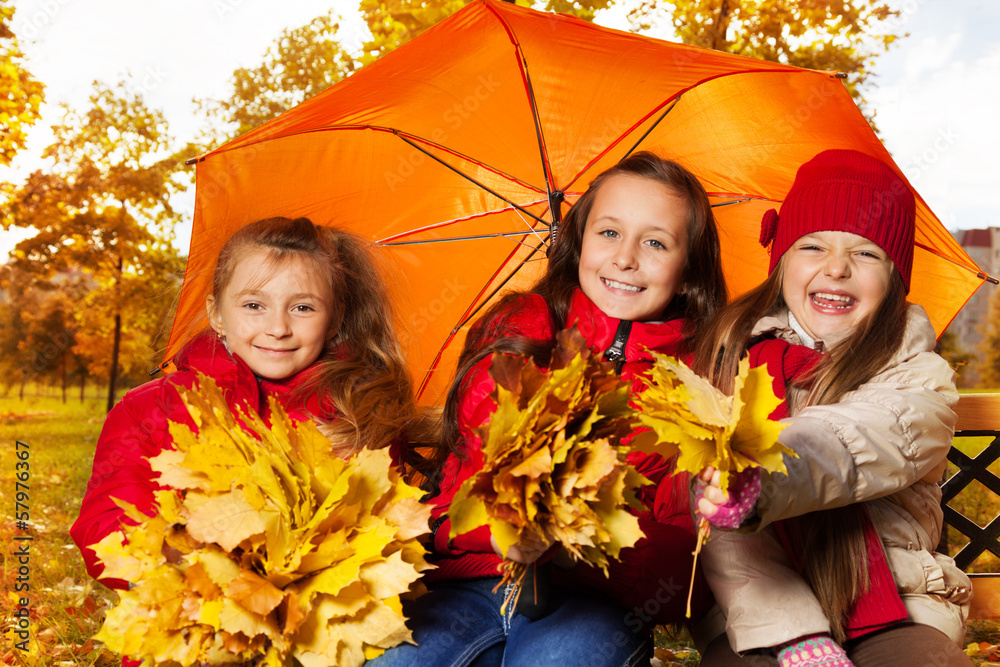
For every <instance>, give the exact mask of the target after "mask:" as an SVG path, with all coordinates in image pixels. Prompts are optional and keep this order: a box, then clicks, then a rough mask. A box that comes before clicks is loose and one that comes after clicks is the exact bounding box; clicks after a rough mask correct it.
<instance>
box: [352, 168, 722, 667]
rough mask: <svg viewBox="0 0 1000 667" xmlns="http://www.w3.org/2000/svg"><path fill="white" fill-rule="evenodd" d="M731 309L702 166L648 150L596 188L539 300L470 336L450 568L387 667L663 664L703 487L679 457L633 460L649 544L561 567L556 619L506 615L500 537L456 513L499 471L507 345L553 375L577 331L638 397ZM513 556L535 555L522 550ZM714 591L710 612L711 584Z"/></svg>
mask: <svg viewBox="0 0 1000 667" xmlns="http://www.w3.org/2000/svg"><path fill="white" fill-rule="evenodd" d="M724 302H725V284H724V281H723V276H722V270H721V265H720V258H719V242H718V235H717V232H716V228H715V221H714V218H713V216H712V212H711V208H710V206H709V203H708V197H707V195H706V193H705V190H704V188H703V187H702V186H701V184H700V183H699V182H698V180H697V179H696V178H695V177H694V176H693V175H692V174H691V173H689V172H688V171H687V170H685V169H684V168H683V167H681V166H680V165H678V164H676V163H674V162H670V161H667V160H663V159H661V158H658V157H656V156H655V155H652V154H649V153H636V154H634V155H632V156H631V157H629V158H627V159H625V160H623V161H621V162H619V163H618V164H617V165H616V166H615V167H612V168H611V169H609V170H608V171H606V172H604V173H602V174H601V175H600V176H598V177H597V178H596V179H595V180H594V181H593V183H591V185H590V187H589V188H588V190H587V191H586V193H584V194H583V195H582V196H581V197H580V199H579V200H578V201H577V203H576V204H575V205H574V206H573V208H572V209H571V210H570V211H569V213H568V214H567V216H566V219H565V221H564V223H563V224H562V225H561V226H560V228H559V230H558V235H557V237H556V241H555V242H554V244H553V246H552V248H551V250H550V258H549V263H548V267H547V271H546V274H545V276H544V277H543V278H542V279H541V280H540V281H539V282H538V284H536V285H535V286H534V288H533V289H532V290H531V291H530V292H528V293H517V294H511V295H508V296H507V297H506V298H504V299H503V300H502V301H501V302H500V303H498V304H497V305H496V306H494V307H493V308H491V309H490V310H489V312H488V313H487V314H486V315H485V316H484V317H482V318H481V319H480V320H479V321H478V322H477V323H476V324H475V325H474V326H473V327H472V329H471V330H470V332H469V335H468V337H467V339H466V343H465V348H464V350H463V352H462V355H461V357H460V359H459V362H458V372H457V374H456V379H455V381H454V383H453V385H452V387H451V390H450V392H449V394H448V398H447V402H446V405H445V418H444V433H443V437H442V449H443V450H444V455H445V456H446V458H445V460H444V461H443V465H442V467H441V470H440V472H439V474H438V475H437V479H436V481H437V485H438V489H439V493H438V494H437V496H436V497H435V498H434V499H433V500H432V501H431V502H432V503H433V504H434V505H435V516H436V519H435V521H434V523H433V538H434V540H433V548H434V550H435V552H436V554H437V558H436V560H435V563H436V564H437V566H438V568H437V569H436V570H433V571H430V572H428V574H427V575H426V576H425V581H427V583H428V588H429V590H430V592H429V593H428V594H427V595H425V596H423V597H421V598H419V599H417V600H416V601H415V602H414V603H412V604H411V605H409V606H406V607H404V611H405V612H406V614H407V616H409V617H410V619H411V620H410V625H411V627H412V629H413V633H414V639H415V640H416V642H417V644H418V646H410V645H404V646H399V647H396V648H395V649H392V650H390V651H387V652H386V653H385V654H384V655H383V656H381V657H380V658H378V659H376V660H375V661H374V662H373V663H372V664H373V667H374V666H375V665H377V666H378V667H387V666H390V667H396V666H397V665H414V666H416V665H435V666H447V665H453V666H456V667H457V666H460V665H462V666H464V665H471V664H475V665H484V666H485V665H500V664H501V663H502V664H503V665H554V664H559V665H590V664H593V665H633V664H640V663H641V662H643V661H645V663H646V664H648V663H649V657H650V655H651V651H652V643H651V632H650V627H651V625H652V624H654V623H662V622H679V621H682V620H683V619H684V617H683V614H684V605H685V597H686V593H687V584H688V579H689V577H690V572H691V551H692V549H693V548H694V543H695V538H694V531H693V526H692V521H691V517H690V513H689V503H688V491H687V479H686V477H685V478H683V479H681V478H680V476H678V477H677V478H675V477H671V476H670V475H669V472H670V465H669V464H668V462H666V461H664V460H663V459H661V458H660V457H658V456H649V455H644V454H636V453H633V454H632V455H631V456H630V458H629V462H630V463H632V464H633V465H635V466H636V468H637V469H638V470H639V471H640V472H641V473H642V474H643V475H645V476H646V477H647V478H649V479H651V480H653V481H654V482H655V483H656V484H655V485H654V486H650V487H646V488H645V489H644V490H643V493H644V496H643V499H644V501H645V502H646V504H647V506H648V507H649V508H650V509H649V511H646V512H644V513H643V514H642V515H641V516H640V517H639V519H640V524H641V526H642V529H643V531H644V533H645V535H646V537H645V538H644V539H643V540H641V541H640V542H639V543H638V544H637V545H636V546H635V548H632V549H627V550H623V552H622V557H621V562H618V563H614V564H613V565H612V568H611V570H610V578H609V579H606V578H605V577H604V574H603V573H602V572H601V571H599V570H596V569H594V568H589V567H583V566H577V567H575V568H572V569H569V570H559V568H553V569H552V571H551V573H552V577H553V580H554V583H555V585H554V586H553V588H552V590H551V591H549V594H548V609H547V610H545V611H544V612H543V611H540V610H537V609H526V608H525V607H519V608H518V609H509V610H507V613H506V615H501V613H500V606H501V603H502V602H503V600H504V597H505V594H504V591H497V592H494V591H493V589H494V588H495V587H496V586H497V584H498V582H499V581H500V576H499V575H498V573H497V566H498V565H499V564H500V562H501V560H502V559H501V556H500V555H499V554H498V553H497V550H496V543H495V541H493V540H492V537H491V535H490V532H489V528H488V527H487V526H483V527H481V528H479V529H477V530H475V531H473V532H471V533H469V534H466V535H460V536H458V537H456V538H455V539H454V540H449V531H450V527H451V526H450V521H449V520H448V519H447V515H446V512H447V510H448V507H449V504H450V502H451V499H452V497H453V496H454V494H455V492H456V491H457V490H458V488H459V487H460V486H461V484H462V482H464V481H465V480H466V479H468V478H469V477H470V476H471V475H472V474H473V473H474V472H475V471H476V470H478V469H479V468H480V467H481V466H482V463H483V461H482V451H481V442H480V439H479V437H478V436H477V435H476V433H475V428H476V427H477V426H479V425H481V424H483V423H484V422H485V421H487V420H488V419H489V417H490V415H491V414H492V413H493V411H494V410H495V409H496V404H495V403H494V402H493V400H492V399H491V398H490V397H489V395H490V392H491V391H492V390H493V388H494V383H493V380H492V378H490V376H489V372H488V370H489V364H490V359H491V356H492V354H493V352H494V351H502V352H513V353H519V354H527V355H530V356H531V357H533V358H534V360H535V361H536V363H538V364H539V365H542V366H545V365H546V364H547V362H548V359H549V355H550V353H551V351H552V348H553V345H554V338H555V335H556V333H557V332H558V331H559V330H561V329H563V328H566V327H571V326H576V327H577V328H578V329H579V331H580V333H582V334H583V336H584V337H585V338H586V339H587V341H588V342H589V343H590V346H591V347H592V348H593V349H595V350H597V351H598V352H599V353H600V354H603V356H604V358H605V359H610V360H615V361H616V362H617V368H618V370H619V372H620V373H621V374H622V375H623V377H625V378H627V379H629V380H632V381H633V387H634V388H638V387H639V383H638V376H639V375H641V374H642V373H643V372H644V371H645V370H646V369H647V368H648V367H649V366H650V363H651V360H652V359H651V355H650V353H649V350H651V349H652V350H656V351H659V352H663V353H666V354H671V355H685V354H687V353H688V352H689V350H690V349H691V347H692V342H693V336H694V332H695V331H697V329H698V326H699V325H700V323H701V322H703V321H704V320H705V319H706V318H707V317H708V316H710V315H711V314H713V313H714V312H715V310H717V309H718V308H719V307H720V306H721V305H722V304H723V303H724ZM661 480H662V482H661ZM507 556H508V557H509V558H512V559H519V560H520V559H522V557H523V556H524V555H523V554H519V553H517V550H516V548H512V549H511V552H510V553H508V554H507ZM700 593H701V596H700V598H701V599H700V600H699V601H698V602H700V603H702V611H704V609H706V608H707V606H708V605H707V603H706V602H707V600H706V598H707V589H706V588H704V587H703V586H702V587H701V590H700ZM531 597H532V596H531V595H530V594H528V593H525V594H523V595H522V596H521V602H524V601H525V600H527V599H529V598H531ZM698 602H696V605H697V604H698ZM526 613H527V614H530V615H531V616H534V617H536V618H535V619H534V620H532V619H531V618H528V617H527V616H526Z"/></svg>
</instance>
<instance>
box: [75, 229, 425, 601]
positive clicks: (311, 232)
mask: <svg viewBox="0 0 1000 667" xmlns="http://www.w3.org/2000/svg"><path fill="white" fill-rule="evenodd" d="M206 309H207V311H208V320H209V323H210V325H211V329H207V330H205V331H204V332H202V333H200V334H198V335H196V336H195V337H194V338H193V339H192V340H190V341H189V342H188V343H187V344H186V345H185V346H184V347H183V349H181V351H180V352H179V353H178V354H177V357H176V358H175V359H174V364H175V365H176V367H177V369H178V370H177V371H176V372H174V373H171V374H170V375H167V376H166V377H162V378H159V379H157V380H153V381H152V382H148V383H146V384H144V385H142V386H140V387H137V388H135V389H133V390H132V391H130V392H128V393H127V394H126V395H125V396H124V398H122V400H121V401H120V402H119V403H118V404H117V405H116V406H115V407H114V408H113V409H112V410H111V412H110V413H109V414H108V417H107V421H105V423H104V428H103V430H102V431H101V437H100V439H99V440H98V443H97V450H96V452H95V454H94V466H93V472H92V474H91V478H90V482H89V484H88V486H87V493H86V495H85V496H84V499H83V504H82V507H81V508H80V516H79V518H78V519H77V520H76V523H74V524H73V528H72V529H71V531H70V532H71V534H72V536H73V540H74V541H75V542H76V544H77V546H78V547H79V548H80V550H81V551H82V552H83V558H84V561H85V562H86V564H87V571H88V572H89V573H90V574H91V576H93V577H95V578H97V579H100V580H101V581H102V582H103V583H105V584H106V585H108V586H110V587H112V588H124V587H125V586H126V585H127V584H126V582H124V581H120V580H117V579H101V572H102V571H103V569H104V566H103V565H102V564H100V563H99V562H97V560H96V556H95V554H94V551H93V550H92V549H91V548H90V545H92V544H95V543H97V542H99V541H100V540H101V539H102V538H104V537H105V536H106V535H108V534H109V533H111V532H112V531H115V530H117V529H118V528H119V526H120V525H121V523H122V521H123V520H125V519H124V517H123V512H122V510H121V509H120V508H119V507H118V505H117V504H116V503H115V501H114V500H113V499H120V500H123V501H125V502H128V503H131V504H133V505H135V506H136V507H137V508H138V509H139V510H141V511H143V512H146V513H152V512H153V511H154V501H153V492H154V490H156V489H157V488H159V487H158V485H157V483H156V480H155V478H154V475H153V472H152V470H151V469H150V467H149V462H148V459H149V458H150V457H152V456H156V455H157V454H158V453H160V452H161V451H163V450H164V449H168V448H170V447H171V444H170V443H171V440H170V435H169V433H168V423H169V422H178V423H183V424H186V425H188V426H189V427H190V428H195V425H194V422H193V421H192V420H191V418H190V417H189V416H188V413H187V409H186V408H185V406H184V404H183V403H182V402H181V398H180V395H179V393H178V391H177V388H178V387H185V388H191V387H193V386H194V385H195V384H196V381H197V377H196V374H197V373H198V372H200V373H204V374H205V375H208V376H209V377H211V378H212V379H213V380H215V382H216V384H217V385H218V386H219V388H220V389H221V390H222V391H223V394H224V395H225V397H226V400H227V401H228V403H229V405H230V407H231V408H233V409H235V408H236V407H237V406H239V407H243V408H249V409H251V410H254V411H256V412H258V413H259V414H261V415H262V416H263V417H264V418H265V419H267V418H268V400H267V399H268V397H269V396H274V397H276V398H277V399H278V401H279V402H280V403H281V405H282V406H283V407H284V408H285V409H286V410H287V411H288V412H289V414H290V415H291V416H292V417H293V418H297V419H299V420H306V419H312V420H314V421H316V422H317V424H318V425H319V426H320V430H322V431H323V432H324V434H326V435H327V436H329V437H330V439H331V441H332V442H333V443H334V448H335V451H336V452H337V453H338V454H340V455H343V456H348V455H350V454H351V453H353V452H355V451H357V450H360V449H362V448H365V447H368V448H379V447H383V446H386V445H387V444H390V443H392V442H393V441H394V440H395V439H396V438H398V437H399V434H400V433H401V432H402V431H403V430H404V429H405V428H406V427H407V426H408V425H409V424H410V423H412V420H413V419H414V417H415V413H416V409H415V407H414V404H413V399H412V391H411V384H410V378H409V375H408V372H407V370H406V364H405V360H404V358H403V355H402V353H401V351H400V347H399V344H398V342H397V339H396V336H395V332H394V328H393V324H392V313H391V310H390V307H389V300H388V295H387V291H386V288H385V285H384V284H383V281H382V278H381V276H380V274H379V271H378V270H377V269H376V266H375V264H374V260H373V258H372V257H371V256H370V255H369V254H368V251H367V249H366V248H365V245H364V242H363V241H361V239H359V238H357V237H356V236H354V235H352V234H348V233H346V232H342V231H339V230H337V229H332V228H329V227H320V226H317V225H314V224H313V223H312V222H310V221H309V220H307V219H305V218H298V219H295V220H290V219H287V218H271V219H268V220H262V221H259V222H256V223H253V224H250V225H247V226H246V227H243V228H242V229H240V230H239V231H238V232H236V233H235V234H234V235H233V236H232V238H230V239H229V240H228V241H227V242H226V244H225V245H224V246H223V248H222V250H221V252H220V253H219V259H218V262H217V265H216V268H215V274H214V279H213V283H212V293H211V294H210V295H209V296H208V298H207V300H206Z"/></svg>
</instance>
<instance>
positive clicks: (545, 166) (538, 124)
mask: <svg viewBox="0 0 1000 667" xmlns="http://www.w3.org/2000/svg"><path fill="white" fill-rule="evenodd" d="M486 8H487V9H489V10H490V11H491V12H492V13H493V15H494V16H495V17H496V19H497V21H499V22H500V24H501V25H502V26H503V28H504V30H505V31H506V32H507V36H508V37H509V38H510V41H511V43H513V45H514V51H515V52H516V53H517V58H518V60H519V61H520V68H521V72H522V74H523V77H522V78H523V80H524V85H525V88H526V90H525V92H526V93H527V95H528V105H529V106H530V107H531V120H532V121H533V122H534V124H535V138H536V140H537V141H538V152H539V156H540V157H541V159H542V173H543V174H544V176H545V190H546V192H547V194H548V195H549V202H551V201H552V186H553V178H552V172H551V169H550V168H549V156H548V150H547V149H546V145H545V135H544V133H543V132H542V121H541V119H540V118H539V117H538V103H537V102H536V100H535V89H534V87H533V86H532V85H531V75H530V74H529V73H528V61H527V60H526V59H525V57H524V51H523V49H522V48H521V42H520V41H519V40H518V39H517V35H515V34H514V29H513V28H512V27H511V26H510V24H509V23H507V21H506V19H504V17H503V16H501V15H500V12H499V11H497V9H496V8H495V7H492V6H490V5H486ZM552 216H553V220H556V221H557V222H558V218H557V217H556V212H554V211H552Z"/></svg>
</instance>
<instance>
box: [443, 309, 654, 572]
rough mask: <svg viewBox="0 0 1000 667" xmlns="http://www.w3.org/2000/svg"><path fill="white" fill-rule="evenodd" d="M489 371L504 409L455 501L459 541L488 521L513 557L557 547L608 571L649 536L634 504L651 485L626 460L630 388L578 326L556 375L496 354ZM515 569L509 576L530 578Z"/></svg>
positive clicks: (558, 358) (561, 346)
mask: <svg viewBox="0 0 1000 667" xmlns="http://www.w3.org/2000/svg"><path fill="white" fill-rule="evenodd" d="M490 375H491V376H492V377H493V378H494V380H495V381H496V389H495V390H494V392H493V397H494V399H495V400H496V402H497V410H496V412H495V413H494V414H493V415H492V417H491V418H490V420H489V423H488V424H486V425H484V426H483V427H482V428H480V434H481V436H482V439H483V446H482V451H483V461H484V463H483V467H482V468H481V469H480V470H479V471H478V472H477V473H476V474H474V475H473V476H472V477H470V478H469V479H468V480H466V481H465V482H464V483H463V484H462V486H461V487H460V488H459V490H458V491H457V492H456V494H455V497H454V499H453V500H452V503H451V507H450V509H449V516H450V517H451V535H452V536H453V537H454V536H456V535H460V534H462V533H465V532H469V531H471V530H474V529H476V528H478V527H479V526H482V525H489V527H490V531H491V532H492V534H493V537H494V538H495V539H496V541H497V545H498V546H499V547H500V549H501V551H503V552H504V553H506V552H507V550H508V549H509V548H510V547H511V546H513V545H515V544H516V545H518V547H519V548H520V549H521V550H522V552H524V551H529V552H530V551H537V552H541V551H544V550H545V549H547V548H548V547H549V546H550V545H552V544H555V543H558V544H560V545H562V546H563V547H564V548H565V549H566V550H567V552H568V553H570V554H571V555H572V556H573V557H574V558H576V559H578V560H582V561H586V562H589V563H591V564H593V565H596V566H598V567H600V568H602V569H603V570H604V571H605V573H607V567H608V562H609V561H608V559H609V558H617V557H618V555H619V553H620V551H621V549H623V548H626V547H630V546H632V545H634V544H635V543H636V541H638V540H639V539H640V538H641V537H642V536H643V534H642V531H641V529H640V528H639V522H638V519H637V518H636V517H635V516H634V515H633V514H632V513H631V512H629V510H628V507H629V506H630V505H632V504H633V503H634V501H635V497H634V494H633V492H632V490H633V489H634V488H635V487H638V486H641V485H643V484H648V483H649V481H648V480H647V479H645V478H644V477H642V475H640V474H639V473H637V472H636V471H635V470H634V469H633V468H632V467H631V466H629V465H628V464H627V463H626V462H625V456H626V454H627V451H628V448H627V447H626V446H625V445H623V444H622V439H623V438H624V437H625V436H627V435H629V434H630V433H631V426H632V421H633V418H634V415H635V411H634V410H633V409H632V408H631V407H630V405H629V396H628V386H627V385H626V384H625V383H624V382H623V381H621V379H620V378H618V376H617V375H616V374H615V372H614V370H613V367H612V364H610V363H601V361H600V360H599V359H597V358H596V357H595V356H594V355H593V354H592V352H591V351H590V350H589V349H588V347H587V344H586V341H585V340H584V339H583V337H582V336H581V335H580V334H579V333H578V332H577V331H576V330H575V329H572V330H567V331H564V332H561V333H560V334H559V336H558V337H557V346H556V348H555V350H554V351H553V354H552V364H551V366H550V367H549V369H548V370H547V371H542V370H540V369H538V368H537V367H536V366H535V365H534V364H533V363H531V362H529V361H528V360H527V359H525V358H524V357H517V356H511V355H501V354H495V355H494V357H493V365H492V367H491V368H490ZM506 567H507V569H506V570H505V577H506V578H515V579H516V578H517V577H519V576H521V575H522V574H523V568H518V567H516V566H512V565H509V564H508V565H507V566H506Z"/></svg>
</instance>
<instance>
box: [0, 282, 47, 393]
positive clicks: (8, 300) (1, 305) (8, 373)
mask: <svg viewBox="0 0 1000 667" xmlns="http://www.w3.org/2000/svg"><path fill="white" fill-rule="evenodd" d="M37 309H38V301H37V295H36V293H35V292H34V290H33V289H32V280H31V276H30V275H29V274H28V273H27V272H25V271H24V270H22V269H20V268H19V267H17V266H16V265H13V264H6V265H0V382H2V383H3V387H4V392H5V393H6V391H7V390H8V389H9V388H10V387H11V386H14V385H17V386H18V387H19V393H20V397H21V398H24V386H25V384H27V382H28V380H29V379H31V366H30V364H29V363H28V362H27V360H26V359H25V358H24V357H23V356H22V355H21V353H20V349H19V346H20V341H21V339H22V337H23V335H24V331H25V329H26V328H27V324H26V323H25V314H27V313H32V312H34V311H36V310H37Z"/></svg>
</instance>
